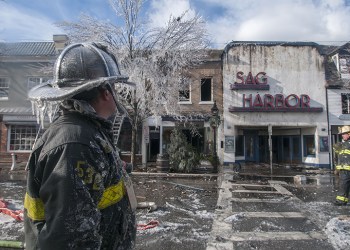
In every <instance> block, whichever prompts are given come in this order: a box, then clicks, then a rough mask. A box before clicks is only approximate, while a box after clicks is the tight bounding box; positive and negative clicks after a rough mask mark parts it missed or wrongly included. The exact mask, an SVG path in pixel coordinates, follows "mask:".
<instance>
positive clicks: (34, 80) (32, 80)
mask: <svg viewBox="0 0 350 250" xmlns="http://www.w3.org/2000/svg"><path fill="white" fill-rule="evenodd" d="M49 80H51V78H49V77H28V85H27V89H28V91H29V90H30V89H32V88H33V87H35V86H36V85H39V84H43V83H45V82H47V81H49Z"/></svg>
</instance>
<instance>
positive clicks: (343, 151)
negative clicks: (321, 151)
mask: <svg viewBox="0 0 350 250" xmlns="http://www.w3.org/2000/svg"><path fill="white" fill-rule="evenodd" d="M339 154H340V155H343V154H344V155H350V149H343V150H340V152H339Z"/></svg>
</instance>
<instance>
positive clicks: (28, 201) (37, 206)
mask: <svg viewBox="0 0 350 250" xmlns="http://www.w3.org/2000/svg"><path fill="white" fill-rule="evenodd" d="M24 208H25V209H27V216H28V217H29V218H31V219H32V220H45V209H44V203H43V201H42V200H41V199H40V198H32V197H30V196H29V194H28V193H26V195H25V197H24Z"/></svg>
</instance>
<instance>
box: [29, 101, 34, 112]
mask: <svg viewBox="0 0 350 250" xmlns="http://www.w3.org/2000/svg"><path fill="white" fill-rule="evenodd" d="M30 102H31V103H32V114H33V115H35V102H34V101H30Z"/></svg>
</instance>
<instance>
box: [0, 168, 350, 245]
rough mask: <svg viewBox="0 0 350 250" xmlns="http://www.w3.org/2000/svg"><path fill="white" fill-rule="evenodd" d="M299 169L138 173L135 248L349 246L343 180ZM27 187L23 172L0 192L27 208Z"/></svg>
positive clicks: (6, 229) (7, 225)
mask: <svg viewBox="0 0 350 250" xmlns="http://www.w3.org/2000/svg"><path fill="white" fill-rule="evenodd" d="M261 173H263V171H261ZM293 174H295V173H291V175H290V176H289V178H287V177H286V175H287V174H285V175H284V176H283V177H282V178H278V176H277V175H276V176H274V177H273V178H271V177H270V178H268V177H266V175H264V177H259V175H258V174H257V176H253V175H244V172H242V173H240V174H239V173H236V172H233V171H231V170H230V169H229V168H223V171H222V172H221V174H219V176H218V178H216V177H215V176H214V175H182V176H179V175H164V174H163V175H158V174H156V173H154V174H147V173H137V172H135V173H133V174H132V180H133V183H134V189H135V193H136V196H137V200H138V202H139V203H143V204H146V206H144V207H142V208H139V209H138V210H137V223H138V232H137V240H136V246H135V249H137V250H141V249H143V250H144V249H153V250H154V249H184V250H187V249H188V250H190V249H191V250H192V249H207V250H212V249H243V250H245V249H349V247H350V245H349V237H348V236H349V233H348V232H347V231H348V228H349V227H350V222H349V220H348V218H347V217H342V216H344V215H350V212H349V207H350V206H345V207H335V206H334V205H333V204H332V202H333V199H334V196H335V194H336V189H337V185H338V183H337V181H336V180H337V179H336V178H335V177H331V178H330V179H329V183H325V184H322V185H319V184H317V183H316V182H313V183H308V184H304V185H297V184H294V182H293V181H291V180H292V179H293V176H292V175H293ZM248 176H249V178H248ZM253 177H254V178H253ZM24 193H25V178H24V176H18V175H17V176H12V179H11V178H6V179H4V174H2V175H1V182H0V197H2V198H4V199H5V200H7V201H8V202H9V204H10V205H11V207H12V208H13V209H23V195H24ZM147 204H149V206H147ZM0 225H1V227H0V233H1V237H0V240H7V241H8V240H11V241H23V240H24V236H23V223H22V222H16V221H15V220H14V219H12V218H10V217H8V216H6V215H3V214H0Z"/></svg>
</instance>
